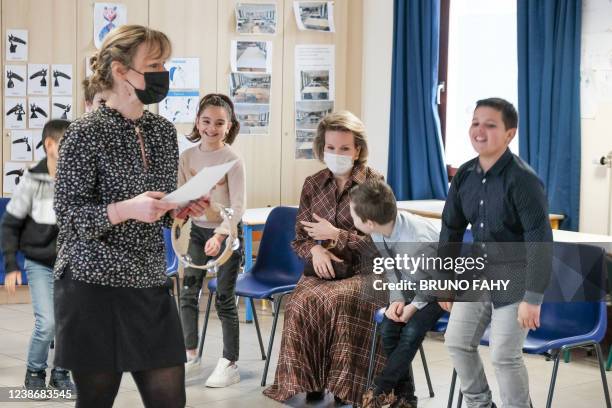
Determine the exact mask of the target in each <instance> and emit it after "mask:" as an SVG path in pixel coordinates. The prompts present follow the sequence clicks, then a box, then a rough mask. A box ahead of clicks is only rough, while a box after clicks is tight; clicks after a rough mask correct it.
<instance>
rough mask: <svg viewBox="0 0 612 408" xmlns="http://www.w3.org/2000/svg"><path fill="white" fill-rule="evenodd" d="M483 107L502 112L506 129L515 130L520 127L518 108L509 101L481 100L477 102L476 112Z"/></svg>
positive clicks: (500, 99) (496, 99) (499, 99)
mask: <svg viewBox="0 0 612 408" xmlns="http://www.w3.org/2000/svg"><path fill="white" fill-rule="evenodd" d="M483 106H486V107H489V108H493V109H495V110H496V111H498V112H501V114H502V121H503V122H504V126H506V129H515V128H516V127H518V113H517V112H516V108H515V107H514V105H512V104H511V103H510V102H508V101H507V100H505V99H502V98H487V99H481V100H479V101H478V102H476V107H475V108H474V110H476V109H478V108H480V107H483Z"/></svg>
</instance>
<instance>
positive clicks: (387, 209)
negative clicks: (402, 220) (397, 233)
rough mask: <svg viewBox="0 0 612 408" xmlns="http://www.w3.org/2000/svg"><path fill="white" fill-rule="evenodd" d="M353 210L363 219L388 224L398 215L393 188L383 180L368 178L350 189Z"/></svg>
mask: <svg viewBox="0 0 612 408" xmlns="http://www.w3.org/2000/svg"><path fill="white" fill-rule="evenodd" d="M350 197H351V203H352V204H353V211H355V214H357V216H358V217H359V218H361V221H363V222H366V221H368V220H370V221H373V222H375V223H377V224H379V225H384V224H388V223H390V222H391V221H394V220H395V218H396V217H397V203H396V201H395V195H394V194H393V190H391V187H389V185H388V184H387V183H385V182H384V181H382V180H367V181H366V182H364V183H362V184H358V185H356V186H354V187H353V188H352V189H351V190H350Z"/></svg>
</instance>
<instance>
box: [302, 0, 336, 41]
mask: <svg viewBox="0 0 612 408" xmlns="http://www.w3.org/2000/svg"><path fill="white" fill-rule="evenodd" d="M293 11H294V13H295V22H296V23H297V26H298V28H299V29H300V30H302V31H304V30H310V31H323V32H328V33H329V32H332V33H333V32H334V31H335V27H334V2H333V1H294V2H293Z"/></svg>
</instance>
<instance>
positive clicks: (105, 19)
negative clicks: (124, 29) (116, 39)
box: [93, 3, 127, 49]
mask: <svg viewBox="0 0 612 408" xmlns="http://www.w3.org/2000/svg"><path fill="white" fill-rule="evenodd" d="M93 19H94V22H93V31H94V32H93V36H94V45H95V46H96V48H97V49H100V47H101V46H102V42H103V41H104V38H105V37H106V36H107V35H108V33H110V32H111V30H112V29H113V28H117V27H119V26H122V25H124V24H126V23H127V8H126V7H125V4H120V3H95V5H94V14H93Z"/></svg>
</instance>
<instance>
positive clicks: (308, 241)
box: [291, 177, 317, 260]
mask: <svg viewBox="0 0 612 408" xmlns="http://www.w3.org/2000/svg"><path fill="white" fill-rule="evenodd" d="M311 194H312V187H311V183H310V182H309V177H307V178H306V181H304V186H303V187H302V194H301V196H300V207H299V209H298V213H297V218H296V221H295V239H294V240H293V241H292V242H291V246H292V247H293V250H294V251H295V252H296V253H297V255H298V256H299V257H300V258H303V259H306V260H310V259H312V254H311V253H310V250H311V249H312V247H314V246H315V245H317V242H316V241H315V240H313V239H312V238H310V237H309V236H308V234H307V233H306V231H305V230H304V228H303V226H302V223H301V221H311V220H312V209H311V199H312V197H311Z"/></svg>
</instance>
